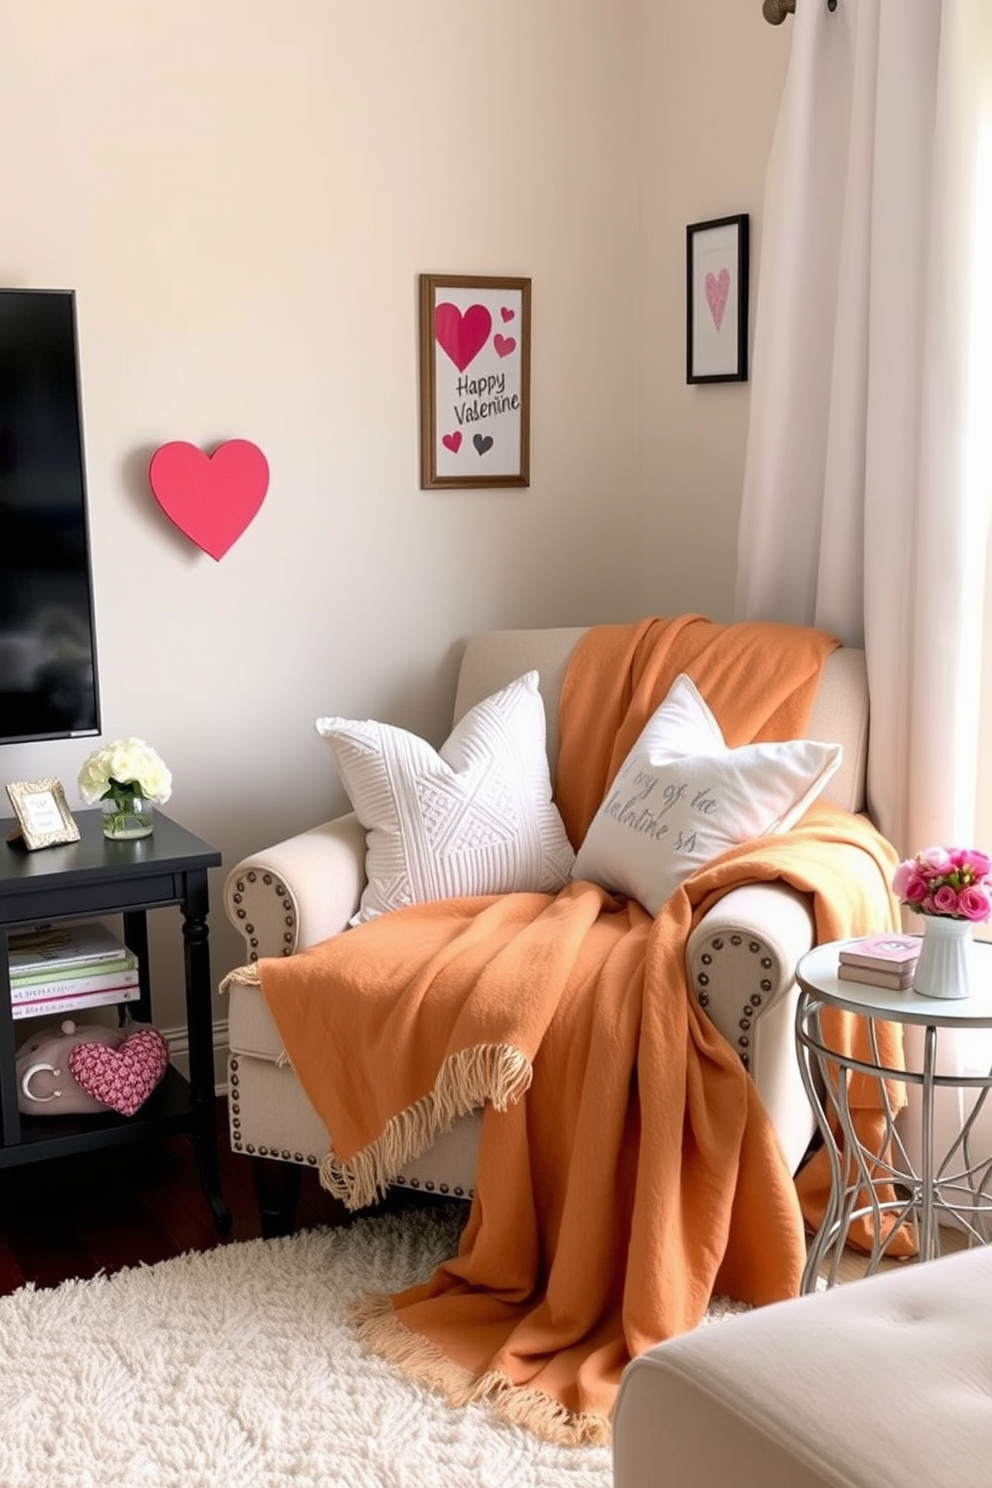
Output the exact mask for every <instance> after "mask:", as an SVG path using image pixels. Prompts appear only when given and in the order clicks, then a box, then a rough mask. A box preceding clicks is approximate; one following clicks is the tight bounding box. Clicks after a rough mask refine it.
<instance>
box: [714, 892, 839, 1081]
mask: <svg viewBox="0 0 992 1488" xmlns="http://www.w3.org/2000/svg"><path fill="white" fill-rule="evenodd" d="M813 943H814V927H813V914H812V908H811V906H810V902H809V899H808V898H807V896H806V895H805V894H800V893H798V892H797V891H796V890H795V889H791V888H789V887H788V885H787V884H782V883H761V884H744V885H743V886H742V887H741V888H739V889H732V890H731V892H730V893H729V894H725V895H724V896H723V898H722V899H720V900H718V901H717V903H716V904H714V906H713V908H712V909H711V910H710V911H709V912H708V913H707V914H705V915H704V916H703V918H702V919H701V920H700V922H699V924H698V925H697V926H696V928H695V929H694V930H693V932H692V934H691V935H690V936H689V940H688V942H687V944H686V950H685V957H686V970H687V972H688V974H689V984H690V986H691V987H692V991H693V996H694V997H695V998H696V1000H697V1002H698V1003H699V1005H700V1007H701V1008H703V1010H704V1011H705V1013H706V1015H707V1017H708V1018H709V1019H710V1020H711V1021H712V1022H713V1023H715V1024H716V1026H717V1028H719V1030H720V1032H721V1033H722V1034H723V1036H724V1038H725V1039H727V1040H728V1042H729V1043H731V1044H732V1045H733V1046H734V1048H735V1049H737V1050H738V1052H739V1053H740V1056H741V1058H742V1060H743V1061H744V1064H745V1065H748V1064H749V1063H750V1059H749V1057H748V1050H749V1047H750V1042H749V1040H748V1038H747V1034H748V1032H749V1029H748V1026H747V1025H748V1024H750V1023H752V1022H753V1020H754V1019H755V1017H763V1016H766V1015H767V1014H768V1012H769V1011H770V1009H771V1008H773V1007H774V1006H775V1004H776V1003H778V1002H780V1001H781V999H782V998H783V997H785V996H786V994H787V993H788V992H789V991H790V990H791V989H792V988H793V986H794V985H795V980H796V963H797V962H798V961H799V958H800V957H801V956H803V955H805V953H806V952H807V951H808V950H810V949H811V948H812V946H813ZM759 1009H760V1011H759Z"/></svg>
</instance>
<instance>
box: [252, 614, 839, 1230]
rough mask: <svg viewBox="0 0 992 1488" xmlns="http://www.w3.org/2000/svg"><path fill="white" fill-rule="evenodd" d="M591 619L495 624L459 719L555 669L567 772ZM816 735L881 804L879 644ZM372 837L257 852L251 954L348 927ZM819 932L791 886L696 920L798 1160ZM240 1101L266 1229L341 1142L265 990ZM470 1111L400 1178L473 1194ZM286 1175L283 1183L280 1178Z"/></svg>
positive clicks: (704, 994) (720, 1019)
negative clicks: (569, 698) (799, 1005)
mask: <svg viewBox="0 0 992 1488" xmlns="http://www.w3.org/2000/svg"><path fill="white" fill-rule="evenodd" d="M582 634H583V631H582V630H581V629H573V628H569V629H546V630H515V631H492V632H488V633H485V634H481V635H477V636H474V637H472V638H471V639H470V640H469V641H468V642H467V643H466V645H465V649H464V654H463V657H462V662H461V668H460V673H459V678H458V686H457V691H456V697H455V704H454V710H453V711H454V719H455V720H457V719H459V718H461V717H462V716H463V715H464V714H465V713H466V712H467V711H468V709H469V708H471V707H472V706H473V705H474V704H475V703H477V702H479V701H480V700H481V699H483V698H485V697H487V696H489V695H490V694H491V693H493V692H495V691H497V690H498V689H499V688H501V687H504V686H505V685H506V684H508V683H509V682H511V681H512V680H513V679H514V678H515V677H518V676H520V675H521V674H522V673H523V672H525V671H527V670H529V669H531V668H534V669H536V670H537V671H538V673H539V675H540V689H541V693H542V695H543V698H544V702H545V706H546V712H547V723H548V740H547V743H548V755H549V760H550V763H551V767H552V778H553V777H554V766H555V762H556V759H557V751H558V738H557V716H558V702H559V696H560V692H561V685H562V680H563V677H564V674H565V670H566V667H567V664H568V661H569V658H570V656H571V653H572V651H573V649H574V647H575V645H576V643H577V642H578V639H579V637H580V636H581V635H582ZM809 735H810V737H811V738H815V739H822V740H825V741H831V742H839V743H840V744H842V745H843V750H844V755H843V764H842V766H841V769H840V770H839V771H838V773H837V774H836V775H835V776H834V777H833V779H832V780H831V781H830V782H829V784H828V786H827V789H826V790H825V792H824V799H826V800H829V801H832V802H834V803H835V804H836V805H839V806H842V807H844V808H846V809H848V810H850V811H863V810H864V809H865V762H866V752H867V737H868V690H867V681H866V674H865V664H864V653H863V652H862V651H859V650H854V649H849V648H845V649H840V650H837V651H835V652H834V653H833V654H832V655H831V656H830V658H829V659H828V661H827V664H826V667H825V669H824V673H823V678H822V681H821V685H820V690H819V693H818V696H817V700H816V704H815V708H814V712H813V716H812V719H811V722H810V726H809ZM364 861H365V833H364V831H363V829H362V827H361V825H360V824H359V822H358V820H357V818H356V817H355V816H354V814H349V815H346V816H342V817H339V818H337V819H336V820H334V821H330V822H324V823H322V824H321V825H319V826H315V827H313V828H311V829H310V830H309V831H307V832H303V833H301V834H299V835H297V836H294V837H291V838H288V839H287V840H286V841H283V842H280V843H277V844H275V845H274V846H272V847H267V848H263V849H261V850H260V851H258V852H256V853H252V854H251V855H250V856H249V857H246V858H245V859H243V860H242V861H241V862H240V863H238V864H237V865H236V866H235V867H234V868H233V869H232V871H231V872H230V874H229V875H228V877H227V881H226V884H225V888H224V895H223V904H224V909H225V912H226V913H227V915H228V917H229V918H230V920H231V922H232V924H234V925H235V927H236V928H237V929H238V930H239V932H240V933H241V935H242V936H243V937H244V942H245V953H246V954H245V959H246V960H251V961H254V960H256V959H258V958H259V957H264V956H288V955H291V954H292V953H293V952H294V951H296V950H298V949H300V948H302V947H304V946H307V945H312V944H315V943H316V942H318V941H320V940H323V939H325V938H327V937H328V936H331V935H335V934H337V933H338V932H339V931H341V930H343V929H345V927H346V926H347V924H348V920H349V918H350V916H351V915H352V914H353V913H354V912H355V910H356V908H357V906H358V901H359V897H360V894H361V890H362V887H363V883H364ZM812 944H813V924H812V917H811V912H810V907H809V904H808V902H807V900H806V898H805V897H804V896H803V895H800V894H798V893H795V892H794V891H792V890H791V889H789V888H787V887H786V886H785V885H782V884H776V883H771V884H760V885H759V884H755V885H748V886H745V887H742V888H739V889H736V890H734V891H733V892H731V893H729V894H727V895H726V896H725V897H724V898H723V899H721V900H720V901H719V902H718V903H717V904H716V905H715V906H714V907H713V908H712V909H711V910H710V911H709V913H708V914H707V915H706V916H705V918H704V919H703V920H702V922H701V923H700V924H699V925H698V926H697V927H696V929H695V931H694V932H693V934H692V936H691V937H690V939H689V942H688V944H687V947H686V960H687V970H688V975H689V985H690V986H691V988H692V991H693V994H694V996H695V997H696V998H697V999H698V1002H699V1005H700V1007H702V1008H703V1009H704V1010H705V1012H706V1013H707V1015H708V1016H709V1017H710V1018H711V1019H712V1021H713V1023H714V1024H715V1025H716V1026H717V1027H718V1028H719V1030H720V1031H721V1032H722V1033H723V1035H724V1036H725V1037H726V1038H727V1040H728V1041H729V1042H730V1043H731V1045H733V1047H734V1048H735V1049H737V1051H738V1053H739V1055H740V1058H741V1060H742V1062H743V1064H744V1065H745V1067H746V1068H747V1069H748V1071H749V1072H750V1074H751V1076H752V1078H753V1079H754V1080H755V1082H756V1084H757V1086H758V1089H759V1091H760V1094H761V1096H762V1099H763V1101H764V1104H765V1105H766V1107H767V1108H768V1111H769V1112H770V1114H771V1117H772V1120H773V1122H774V1124H775V1127H776V1130H777V1132H778V1135H779V1138H780V1140H781V1143H782V1148H783V1151H784V1153H785V1156H786V1159H787V1161H788V1163H789V1165H790V1168H791V1169H792V1171H795V1170H796V1168H797V1167H798V1166H799V1164H800V1162H801V1161H802V1158H803V1156H804V1154H805V1152H806V1150H807V1148H808V1145H809V1142H810V1138H811V1136H812V1135H813V1132H814V1129H815V1123H814V1120H813V1117H812V1113H811V1111H810V1107H809V1102H808V1100H807V1098H806V1094H805V1091H804V1088H803V1085H802V1080H801V1076H800V1071H799V1066H798V1062H797V1058H796V1052H795V1040H794V1033H793V1020H794V1015H795V1003H796V995H797V990H796V984H795V967H796V963H797V961H798V960H799V958H800V956H801V955H802V954H803V953H804V952H805V951H807V950H809V948H810V947H811V945H812ZM229 1025H230V1063H229V1110H230V1135H231V1143H232V1146H233V1148H234V1149H235V1150H236V1151H238V1152H243V1153H248V1154H250V1155H251V1156H252V1157H253V1158H254V1159H255V1160H256V1161H255V1170H256V1178H257V1181H258V1189H259V1198H260V1202H261V1204H262V1219H263V1230H264V1233H266V1234H277V1233H283V1232H285V1231H286V1230H287V1229H289V1228H291V1226H292V1216H293V1208H294V1205H295V1193H296V1188H297V1185H298V1181H299V1173H300V1170H301V1167H302V1166H305V1165H309V1166H313V1167H318V1166H319V1164H320V1163H321V1161H322V1159H323V1158H324V1156H325V1155H326V1153H327V1151H328V1149H329V1146H330V1142H329V1138H328V1134H327V1131H326V1129H325V1127H324V1126H323V1124H322V1123H321V1121H320V1120H319V1118H318V1117H317V1115H316V1113H315V1112H314V1110H313V1108H312V1106H311V1105H310V1103H309V1101H308V1100H307V1098H306V1096H305V1095H304V1094H303V1091H302V1089H301V1088H300V1086H299V1084H298V1082H297V1081H296V1078H295V1076H294V1074H293V1072H292V1070H291V1069H290V1068H289V1067H288V1066H287V1065H286V1064H285V1063H284V1062H280V1055H281V1053H282V1046H281V1042H280V1038H279V1035H278V1032H277V1030H276V1027H275V1025H274V1023H273V1021H272V1019H271V1017H270V1015H269V1013H268V1010H267V1008H266V1006H265V1003H264V1001H263V998H262V995H261V992H260V991H259V989H258V988H257V987H253V986H246V985H241V984H232V985H231V987H230V1009H229ZM478 1126H479V1119H478V1116H477V1115H474V1116H471V1117H466V1118H463V1119H462V1120H460V1121H459V1122H457V1123H456V1124H455V1126H454V1127H453V1128H452V1129H451V1131H450V1132H448V1133H447V1134H446V1135H445V1136H444V1137H443V1138H441V1139H440V1140H439V1141H438V1142H437V1143H436V1144H435V1146H434V1147H433V1148H432V1149H431V1150H430V1151H429V1152H427V1153H425V1154H424V1155H423V1156H422V1157H421V1158H419V1159H418V1160H417V1161H416V1162H413V1163H411V1164H409V1166H408V1168H407V1169H406V1171H405V1172H404V1173H402V1174H400V1175H397V1177H396V1179H395V1182H396V1183H397V1184H400V1185H404V1186H407V1187H410V1188H414V1189H421V1190H425V1191H428V1192H433V1193H437V1194H442V1195H452V1196H457V1197H464V1198H468V1197H470V1196H471V1194H472V1189H473V1181H474V1167H475V1153H476V1144H477V1139H478ZM274 1178H278V1180H279V1181H277V1182H273V1179H274Z"/></svg>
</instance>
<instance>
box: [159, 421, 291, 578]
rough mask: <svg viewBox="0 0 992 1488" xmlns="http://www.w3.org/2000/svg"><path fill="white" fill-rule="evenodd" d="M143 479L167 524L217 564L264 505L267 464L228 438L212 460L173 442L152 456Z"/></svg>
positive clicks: (242, 442)
mask: <svg viewBox="0 0 992 1488" xmlns="http://www.w3.org/2000/svg"><path fill="white" fill-rule="evenodd" d="M148 480H149V483H150V485H151V488H152V492H153V494H154V496H155V500H156V501H157V502H158V504H159V506H160V507H161V508H162V510H163V511H164V512H165V514H166V516H167V517H168V518H169V520H170V521H172V522H174V523H175V524H176V526H177V527H178V528H179V530H180V532H182V533H184V534H185V535H186V536H187V537H188V538H189V539H190V541H191V542H194V543H196V546H197V547H198V548H202V549H203V551H204V552H205V553H209V554H210V556H211V558H216V559H220V558H223V556H224V554H225V553H226V552H227V550H228V548H230V547H231V545H232V544H233V543H235V542H236V541H237V539H238V538H239V537H240V536H241V534H242V532H244V530H245V528H246V527H247V526H248V524H249V522H250V521H251V520H252V519H253V518H254V516H255V515H256V513H257V512H258V509H259V507H260V506H261V505H262V502H263V501H264V500H265V493H266V491H267V490H268V487H269V464H268V461H267V460H266V458H265V456H264V455H263V454H262V451H261V450H260V449H259V448H258V445H257V444H252V443H251V442H250V441H249V440H247V439H228V440H227V441H226V442H225V443H224V444H220V445H218V446H217V448H216V449H215V450H214V452H213V454H212V455H206V454H204V452H203V450H201V449H198V448H197V447H196V445H195V444H187V443H186V441H185V440H182V439H176V440H173V441H172V442H171V443H169V444H163V445H162V446H161V447H160V448H159V449H157V450H156V451H155V453H154V455H152V458H151V464H150V465H149V467H148Z"/></svg>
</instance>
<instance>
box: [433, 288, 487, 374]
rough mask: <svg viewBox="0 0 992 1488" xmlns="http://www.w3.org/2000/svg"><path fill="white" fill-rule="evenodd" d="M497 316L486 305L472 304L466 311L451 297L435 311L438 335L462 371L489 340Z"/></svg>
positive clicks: (446, 350)
mask: <svg viewBox="0 0 992 1488" xmlns="http://www.w3.org/2000/svg"><path fill="white" fill-rule="evenodd" d="M492 328H493V318H492V316H491V315H490V314H489V311H488V310H487V309H486V307H485V305H469V307H468V309H467V310H466V311H465V314H464V315H463V314H462V312H461V311H460V310H459V308H458V306H457V305H449V304H448V303H447V301H445V303H444V304H443V305H438V307H437V309H436V310H435V311H434V335H435V336H436V337H437V344H438V346H440V348H441V350H442V351H444V352H447V354H448V356H449V357H450V358H451V360H452V361H453V362H454V364H455V366H456V367H457V368H458V370H459V372H464V371H465V368H466V367H467V366H468V365H469V363H470V362H472V361H474V360H475V358H476V357H477V356H478V355H479V352H480V351H481V350H482V348H483V347H484V346H485V344H486V342H487V341H488V340H489V332H490V331H491V330H492Z"/></svg>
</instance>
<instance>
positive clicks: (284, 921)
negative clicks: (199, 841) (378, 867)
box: [222, 812, 365, 961]
mask: <svg viewBox="0 0 992 1488" xmlns="http://www.w3.org/2000/svg"><path fill="white" fill-rule="evenodd" d="M364 885H365V829H364V827H363V826H362V824H361V822H360V821H359V820H358V818H357V816H356V815H355V813H354V812H349V813H348V815H347V816H339V817H336V818H335V820H334V821H329V822H324V823H322V824H321V825H320V826H319V827H311V828H310V830H309V831H308V832H300V833H298V834H297V835H296V836H295V837H287V838H286V840H285V841H284V842H277V843H276V844H275V845H274V846H273V847H266V848H263V849H262V850H261V851H260V852H257V853H252V854H251V855H250V856H249V857H246V858H242V860H241V862H240V863H237V864H236V865H235V866H234V867H233V868H232V869H231V871H230V873H229V874H228V875H227V879H226V880H225V883H224V892H223V898H222V902H223V905H224V912H225V913H226V915H227V917H228V919H229V920H230V921H231V924H232V925H233V926H234V928H235V929H236V930H237V931H238V933H239V934H240V935H241V936H243V938H244V940H245V942H246V943H247V947H248V957H249V960H251V961H257V960H258V958H259V957H260V956H291V955H292V954H293V952H294V951H298V950H301V949H302V948H303V947H304V946H308V945H315V944H316V943H317V942H318V941H320V940H326V939H327V937H328V936H329V935H336V934H337V933H338V931H339V930H343V929H344V928H345V926H346V925H347V923H348V921H349V919H350V918H351V916H352V915H353V914H354V913H355V910H356V909H357V908H358V901H359V899H360V898H361V893H362V889H363V887H364Z"/></svg>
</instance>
